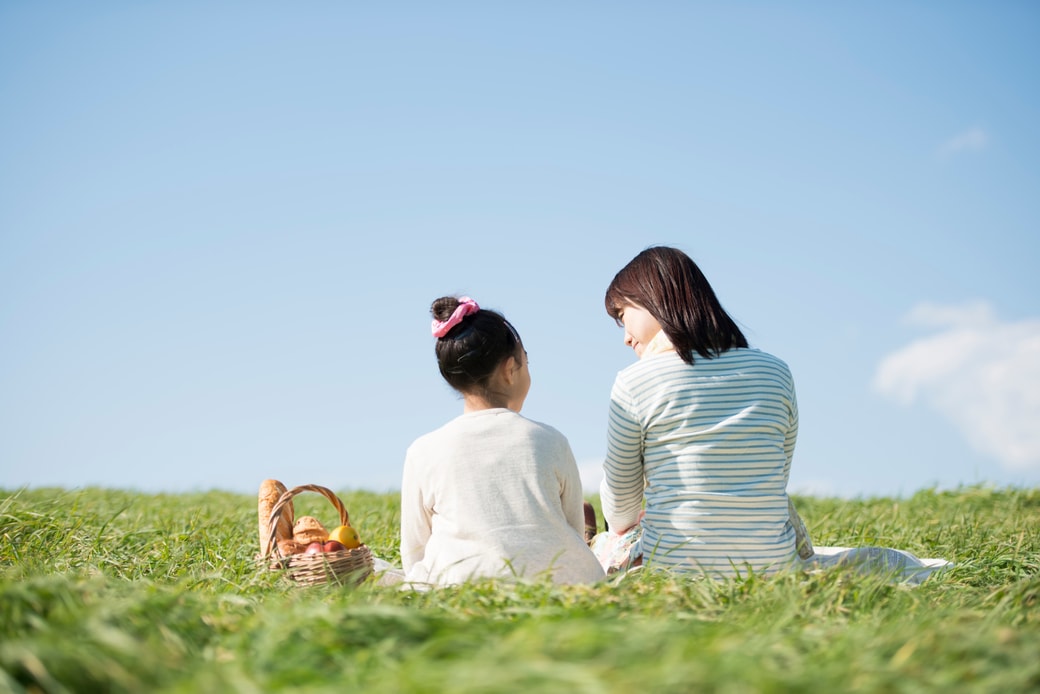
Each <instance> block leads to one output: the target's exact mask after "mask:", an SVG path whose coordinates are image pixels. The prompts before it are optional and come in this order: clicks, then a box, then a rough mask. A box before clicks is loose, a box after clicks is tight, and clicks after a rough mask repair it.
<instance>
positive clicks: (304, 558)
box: [264, 484, 373, 586]
mask: <svg viewBox="0 0 1040 694" xmlns="http://www.w3.org/2000/svg"><path fill="white" fill-rule="evenodd" d="M301 492H317V493H318V494H321V495H322V496H324V497H325V498H326V499H328V500H329V501H330V502H331V503H332V505H333V506H335V507H336V510H337V511H338V512H339V524H340V525H349V524H350V516H349V515H348V514H347V509H346V507H345V506H343V502H342V501H340V500H339V497H338V496H336V495H335V494H333V493H332V491H331V490H329V489H326V488H325V487H320V486H318V485H316V484H304V485H301V486H299V487H293V488H292V489H290V490H288V491H286V492H285V493H284V494H282V496H281V497H279V499H278V501H277V502H275V505H274V507H273V508H272V509H271V538H270V542H269V544H270V547H271V550H270V554H269V555H268V556H267V557H265V558H264V561H265V562H268V568H270V569H271V570H273V571H284V572H285V575H286V576H287V577H288V578H290V579H291V580H293V581H295V582H296V583H298V584H300V585H305V586H314V585H321V584H324V583H331V584H333V585H357V584H359V583H361V582H362V581H364V580H365V579H366V578H368V576H369V575H370V574H371V573H372V565H373V562H372V551H371V550H370V549H369V548H368V547H366V546H365V545H364V544H362V545H361V546H359V547H355V548H354V549H347V550H341V551H339V552H326V553H321V554H290V555H288V556H285V555H283V554H282V553H281V551H280V550H279V549H278V543H277V542H276V541H275V533H276V530H277V529H278V519H279V517H280V516H281V514H282V511H283V509H285V508H287V506H288V504H289V502H290V501H291V500H292V498H293V497H294V496H296V495H297V494H300V493H301ZM268 560H269V561H268Z"/></svg>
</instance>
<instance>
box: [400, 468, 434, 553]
mask: <svg viewBox="0 0 1040 694" xmlns="http://www.w3.org/2000/svg"><path fill="white" fill-rule="evenodd" d="M430 533H431V514H430V511H429V508H427V505H426V503H425V501H424V499H423V494H422V489H421V488H420V484H419V481H418V480H417V479H416V474H415V465H413V464H411V461H410V458H409V457H408V456H406V458H405V463H404V477H403V479H402V481H401V566H402V568H403V569H404V571H405V573H407V572H408V571H409V570H410V569H411V568H412V567H413V566H414V565H415V564H417V563H419V562H420V561H422V559H423V557H424V556H425V554H426V543H427V542H428V541H429V539H430Z"/></svg>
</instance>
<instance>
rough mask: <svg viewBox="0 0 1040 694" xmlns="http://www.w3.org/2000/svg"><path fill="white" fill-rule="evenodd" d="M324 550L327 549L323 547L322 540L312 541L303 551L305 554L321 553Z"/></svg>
mask: <svg viewBox="0 0 1040 694" xmlns="http://www.w3.org/2000/svg"><path fill="white" fill-rule="evenodd" d="M324 551H325V550H324V549H322V544H321V543H320V542H312V543H310V544H309V545H307V549H305V550H304V551H303V553H304V554H321V553H322V552H324Z"/></svg>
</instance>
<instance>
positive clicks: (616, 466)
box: [600, 380, 644, 534]
mask: <svg viewBox="0 0 1040 694" xmlns="http://www.w3.org/2000/svg"><path fill="white" fill-rule="evenodd" d="M643 487H644V481H643V427H642V425H641V424H640V422H639V419H638V418H637V417H636V414H635V412H634V408H633V406H632V398H631V397H630V396H629V394H628V393H627V391H626V390H625V388H624V387H623V386H622V385H621V383H620V381H618V380H616V381H615V382H614V387H613V389H612V390H611V393H610V412H609V416H608V418H607V458H606V460H605V461H604V462H603V482H601V483H600V502H601V503H602V505H603V517H604V518H605V519H606V521H607V525H609V526H610V528H611V530H612V531H614V532H616V533H619V534H620V533H624V532H626V531H627V530H630V529H631V528H632V527H633V526H634V525H636V523H638V522H639V513H640V511H641V510H642V508H643Z"/></svg>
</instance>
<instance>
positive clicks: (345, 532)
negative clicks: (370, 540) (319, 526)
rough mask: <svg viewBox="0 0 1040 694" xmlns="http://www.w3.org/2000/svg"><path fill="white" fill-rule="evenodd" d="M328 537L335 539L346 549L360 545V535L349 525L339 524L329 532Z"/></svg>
mask: <svg viewBox="0 0 1040 694" xmlns="http://www.w3.org/2000/svg"><path fill="white" fill-rule="evenodd" d="M329 539H330V540H335V541H336V542H338V543H340V544H341V545H343V546H344V547H346V548H347V549H354V548H355V547H360V546H361V536H360V535H358V531H357V530H355V529H354V528H352V527H351V526H349V525H341V526H339V527H338V528H335V529H334V530H333V531H332V532H331V533H329Z"/></svg>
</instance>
